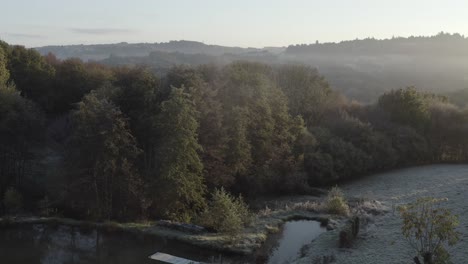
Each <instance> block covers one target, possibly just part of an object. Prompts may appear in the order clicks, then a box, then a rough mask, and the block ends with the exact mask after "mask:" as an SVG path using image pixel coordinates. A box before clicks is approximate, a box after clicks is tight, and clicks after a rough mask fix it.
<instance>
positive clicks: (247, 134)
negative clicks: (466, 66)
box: [0, 43, 468, 221]
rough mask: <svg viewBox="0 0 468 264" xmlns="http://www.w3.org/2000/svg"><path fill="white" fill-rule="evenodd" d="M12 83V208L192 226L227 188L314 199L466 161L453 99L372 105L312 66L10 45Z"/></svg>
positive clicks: (396, 97) (5, 83)
mask: <svg viewBox="0 0 468 264" xmlns="http://www.w3.org/2000/svg"><path fill="white" fill-rule="evenodd" d="M0 82H1V84H0V87H1V88H0V184H1V185H0V195H1V197H5V199H3V203H2V211H3V212H4V213H8V212H11V206H10V205H11V204H12V201H11V200H15V199H19V198H18V197H20V198H21V199H22V201H23V207H24V208H26V209H27V210H29V211H34V212H37V211H38V210H43V209H44V208H45V207H46V208H56V209H57V210H58V213H61V214H63V215H66V216H71V217H76V218H89V219H116V220H134V219H143V218H146V219H147V218H151V219H154V218H169V219H176V220H183V221H190V220H191V219H193V218H194V217H196V216H197V215H199V214H200V213H201V212H202V211H203V210H204V208H206V206H207V204H208V202H207V200H206V199H207V197H210V195H209V193H211V192H213V190H216V189H217V188H221V187H223V188H224V189H226V190H229V191H230V192H232V193H236V194H243V195H244V196H247V197H257V196H261V195H275V194H288V193H307V192H309V191H310V188H311V187H314V186H319V185H329V184H334V183H336V182H338V181H341V180H349V179H354V178H357V177H360V176H362V175H365V174H369V173H371V172H375V171H380V170H385V169H391V168H396V167H401V166H406V165H414V164H422V163H431V162H458V161H466V160H467V159H468V155H467V154H468V153H467V150H468V140H467V139H466V137H465V135H466V132H468V127H467V126H466V124H467V119H468V113H467V112H466V111H464V110H462V109H459V108H458V107H456V106H454V105H452V104H450V103H449V102H448V101H447V99H446V98H444V97H440V96H436V95H432V94H426V93H420V92H418V91H417V90H416V89H415V88H407V89H400V90H394V91H392V92H389V93H386V94H384V95H382V96H381V97H380V99H379V101H378V103H376V104H374V105H366V106H365V105H360V104H358V103H355V102H350V101H348V100H347V99H346V98H344V97H343V96H341V95H340V94H338V93H336V92H334V91H333V90H332V89H331V88H330V86H329V84H328V83H327V81H326V80H325V79H324V78H323V77H322V76H320V75H319V73H318V72H317V70H315V69H313V68H310V67H307V66H302V65H265V64H260V63H252V62H235V63H231V64H229V65H227V66H223V67H219V66H213V65H202V66H198V67H188V66H177V67H173V68H172V69H171V70H170V71H169V72H168V73H167V74H166V75H164V76H163V77H162V78H158V77H156V76H155V75H153V74H152V73H150V72H149V71H148V70H147V69H145V68H142V67H106V66H103V65H100V64H96V63H84V62H82V61H80V60H78V59H67V60H64V61H61V60H58V59H57V58H55V57H54V56H53V55H51V54H49V55H47V56H44V57H43V56H40V55H39V54H38V53H37V52H36V51H34V50H28V49H25V48H24V47H20V46H9V45H7V44H6V43H2V44H1V49H0ZM13 194H15V195H13ZM12 197H13V198H15V199H13V198H12ZM38 201H39V202H38ZM13 204H16V205H17V204H18V203H14V202H13Z"/></svg>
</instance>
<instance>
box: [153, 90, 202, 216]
mask: <svg viewBox="0 0 468 264" xmlns="http://www.w3.org/2000/svg"><path fill="white" fill-rule="evenodd" d="M196 114H197V113H196V112H195V109H194V106H193V102H192V101H191V100H190V98H189V95H188V94H187V93H185V92H184V90H183V89H182V88H174V89H173V90H172V92H171V95H170V97H169V99H168V100H166V101H164V102H163V103H162V104H161V113H160V116H159V119H158V120H159V123H158V126H159V127H158V128H159V129H158V130H159V133H160V141H159V144H158V149H157V153H158V166H157V168H158V170H157V174H156V177H155V178H154V179H152V180H151V188H150V189H149V190H148V191H149V192H151V193H154V203H155V205H154V206H156V208H158V209H159V210H160V211H161V212H162V213H163V216H165V217H168V218H170V219H173V220H179V221H186V222H188V221H190V219H191V218H192V217H193V216H194V215H195V214H196V213H197V212H199V211H200V210H202V209H203V208H204V207H205V198H204V194H205V191H206V187H205V183H204V180H203V175H202V172H203V164H202V162H201V160H200V157H199V151H201V147H200V145H199V144H198V141H197V129H198V122H197V119H196Z"/></svg>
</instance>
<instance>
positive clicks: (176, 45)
mask: <svg viewBox="0 0 468 264" xmlns="http://www.w3.org/2000/svg"><path fill="white" fill-rule="evenodd" d="M36 50H38V51H39V52H40V53H41V54H43V55H46V54H48V53H49V52H50V53H53V54H55V55H56V56H57V57H58V58H60V59H66V58H71V57H76V58H80V59H83V60H102V59H106V58H109V56H119V57H135V56H139V57H142V56H148V55H149V54H150V53H151V52H156V51H160V52H180V53H185V54H206V55H212V56H220V55H223V54H243V53H249V52H259V51H262V50H263V49H257V48H239V47H225V46H219V45H207V44H204V43H202V42H196V41H187V40H181V41H170V42H162V43H135V44H129V43H126V42H122V43H117V44H98V45H68V46H45V47H39V48H36ZM265 50H270V51H273V50H274V51H276V52H278V51H279V52H281V51H283V50H284V48H273V47H272V48H266V49H265Z"/></svg>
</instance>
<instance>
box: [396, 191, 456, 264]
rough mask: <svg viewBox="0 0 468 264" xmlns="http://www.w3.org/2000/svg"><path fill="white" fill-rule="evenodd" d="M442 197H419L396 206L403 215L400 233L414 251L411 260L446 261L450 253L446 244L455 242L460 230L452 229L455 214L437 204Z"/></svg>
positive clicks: (432, 263)
mask: <svg viewBox="0 0 468 264" xmlns="http://www.w3.org/2000/svg"><path fill="white" fill-rule="evenodd" d="M446 200H447V199H435V198H420V199H418V200H417V201H416V202H414V203H410V204H407V205H405V206H400V207H399V208H398V211H399V212H400V215H401V218H402V219H403V226H402V229H401V230H402V233H403V235H404V236H405V238H406V239H407V240H408V242H409V244H410V245H411V246H412V247H413V248H414V249H415V251H416V253H417V256H416V257H414V259H413V260H414V262H415V263H424V264H439V263H448V262H449V259H450V255H449V254H448V251H447V249H446V247H448V246H453V245H455V244H456V243H457V242H458V240H459V237H460V234H459V233H458V232H457V231H456V230H455V229H456V227H457V226H458V216H455V215H452V213H451V212H450V210H448V209H445V208H442V207H441V206H440V204H441V202H443V201H446ZM420 258H422V260H423V261H422V262H421V261H420Z"/></svg>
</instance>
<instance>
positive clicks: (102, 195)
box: [64, 92, 140, 219]
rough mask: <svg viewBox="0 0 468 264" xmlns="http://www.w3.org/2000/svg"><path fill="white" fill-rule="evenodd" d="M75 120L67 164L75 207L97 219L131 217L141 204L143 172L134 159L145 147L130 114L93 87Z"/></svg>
mask: <svg viewBox="0 0 468 264" xmlns="http://www.w3.org/2000/svg"><path fill="white" fill-rule="evenodd" d="M72 121H73V124H74V128H73V134H72V137H71V140H70V143H69V146H68V149H69V152H68V155H67V156H66V160H65V165H66V166H65V168H64V170H65V173H66V174H67V176H68V179H69V190H68V191H69V197H70V200H71V201H72V205H73V206H74V209H75V210H78V211H79V213H81V214H84V215H85V216H87V217H94V218H97V219H111V218H119V219H123V218H125V217H128V216H129V215H128V214H129V211H130V210H131V209H133V210H135V208H138V204H137V203H138V199H137V198H138V195H139V193H140V192H139V190H138V189H139V185H140V178H139V176H138V173H137V172H136V169H135V168H134V166H133V163H134V161H135V160H136V158H137V156H138V154H139V153H140V150H139V149H138V148H137V146H136V142H135V139H134V137H133V136H132V134H131V133H130V130H129V128H128V124H127V119H126V118H125V117H124V116H123V114H122V112H121V111H120V110H119V109H118V108H117V107H116V106H115V105H114V104H113V103H112V102H110V101H109V100H108V99H106V98H99V97H98V96H97V94H96V93H94V92H92V93H90V94H88V95H87V96H85V97H84V99H83V101H82V102H80V103H79V104H78V108H77V109H76V110H75V111H74V112H73V114H72Z"/></svg>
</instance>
